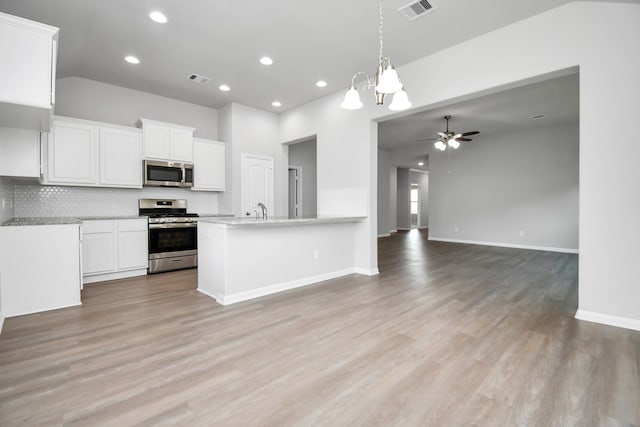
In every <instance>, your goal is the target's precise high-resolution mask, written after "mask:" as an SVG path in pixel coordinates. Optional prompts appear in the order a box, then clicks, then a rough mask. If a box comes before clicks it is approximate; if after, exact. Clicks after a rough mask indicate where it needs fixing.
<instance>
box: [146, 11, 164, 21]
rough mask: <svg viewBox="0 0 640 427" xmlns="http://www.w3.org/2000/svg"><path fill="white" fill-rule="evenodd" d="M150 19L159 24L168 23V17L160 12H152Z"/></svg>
mask: <svg viewBox="0 0 640 427" xmlns="http://www.w3.org/2000/svg"><path fill="white" fill-rule="evenodd" d="M149 18H151V20H152V21H154V22H157V23H158V24H166V23H167V17H166V16H165V15H164V13H162V12H158V11H157V10H155V11H153V12H151V13H150V14H149Z"/></svg>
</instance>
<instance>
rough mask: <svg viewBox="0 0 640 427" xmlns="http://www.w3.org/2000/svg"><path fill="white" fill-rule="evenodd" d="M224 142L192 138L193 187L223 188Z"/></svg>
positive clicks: (206, 188)
mask: <svg viewBox="0 0 640 427" xmlns="http://www.w3.org/2000/svg"><path fill="white" fill-rule="evenodd" d="M225 154H226V145H225V143H224V142H218V141H210V140H207V139H199V138H194V139H193V188H192V190H202V191H224V190H225V174H226V170H225V164H226V161H225Z"/></svg>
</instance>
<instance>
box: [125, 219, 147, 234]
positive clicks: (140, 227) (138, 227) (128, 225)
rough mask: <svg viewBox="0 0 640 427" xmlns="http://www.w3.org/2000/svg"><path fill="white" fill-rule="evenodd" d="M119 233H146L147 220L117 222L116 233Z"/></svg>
mask: <svg viewBox="0 0 640 427" xmlns="http://www.w3.org/2000/svg"><path fill="white" fill-rule="evenodd" d="M120 231H147V220H146V219H120V220H118V232H120Z"/></svg>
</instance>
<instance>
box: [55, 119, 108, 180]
mask: <svg viewBox="0 0 640 427" xmlns="http://www.w3.org/2000/svg"><path fill="white" fill-rule="evenodd" d="M97 151H98V128H97V127H95V126H89V125H85V124H80V123H72V122H65V121H55V122H54V126H53V131H52V133H51V136H50V138H49V147H48V173H47V175H48V176H47V181H48V182H49V183H61V184H64V183H72V184H87V185H97V184H98V170H97V169H98V163H97Z"/></svg>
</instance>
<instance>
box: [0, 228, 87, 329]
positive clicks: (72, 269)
mask: <svg viewBox="0 0 640 427" xmlns="http://www.w3.org/2000/svg"><path fill="white" fill-rule="evenodd" d="M79 260H80V236H79V227H78V224H64V225H62V224H61V225H28V226H11V227H0V272H2V275H1V276H2V286H0V299H1V300H2V314H3V315H4V316H5V317H12V316H21V315H23V314H29V313H38V312H40V311H46V310H55V309H58V308H63V307H69V306H74V305H79V304H80V262H79Z"/></svg>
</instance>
